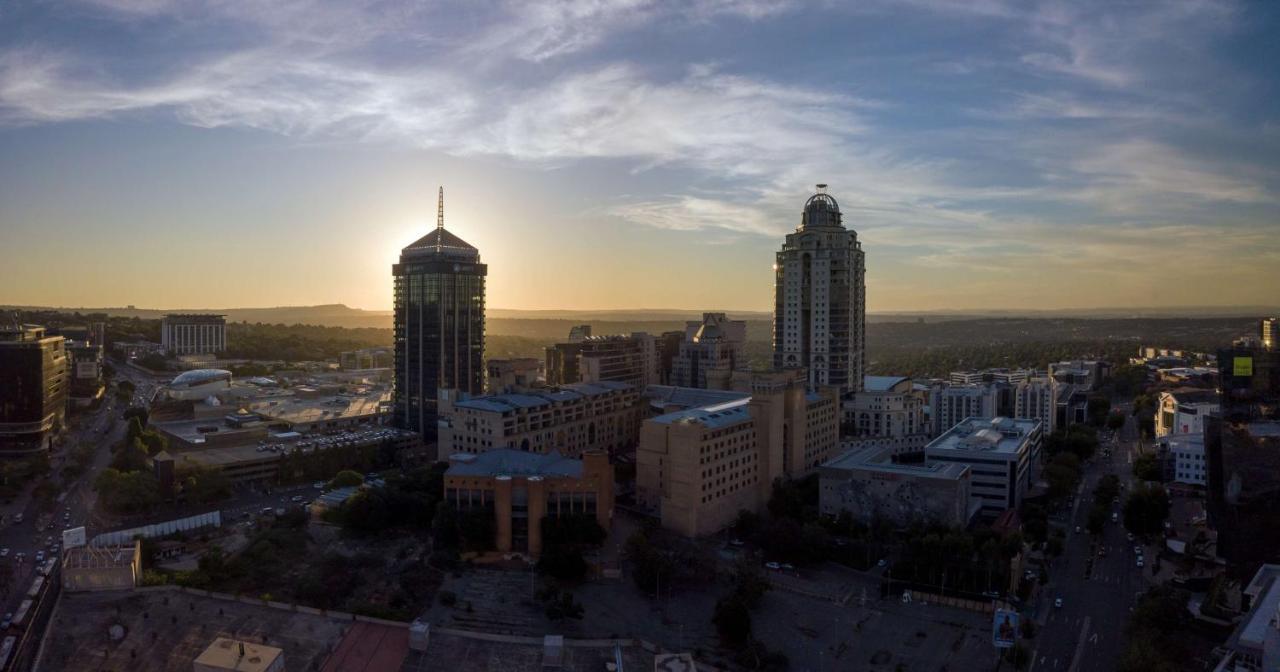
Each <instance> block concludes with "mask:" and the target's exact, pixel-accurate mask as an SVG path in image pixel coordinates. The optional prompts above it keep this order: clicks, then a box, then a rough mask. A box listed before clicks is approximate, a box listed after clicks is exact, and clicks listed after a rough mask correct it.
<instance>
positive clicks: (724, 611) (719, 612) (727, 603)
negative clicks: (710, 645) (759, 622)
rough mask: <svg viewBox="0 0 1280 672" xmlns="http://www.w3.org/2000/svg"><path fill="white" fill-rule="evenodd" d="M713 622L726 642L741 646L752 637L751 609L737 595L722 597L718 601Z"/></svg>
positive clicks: (712, 618)
mask: <svg viewBox="0 0 1280 672" xmlns="http://www.w3.org/2000/svg"><path fill="white" fill-rule="evenodd" d="M711 622H712V623H714V624H715V626H716V632H717V633H719V634H720V639H722V640H724V642H725V643H726V644H729V645H731V646H741V645H743V644H745V643H747V641H748V640H750V639H751V609H750V608H749V607H747V605H746V604H745V603H744V602H743V600H742V599H741V598H740V597H738V596H737V595H729V596H726V597H722V598H720V599H719V600H718V601H717V602H716V609H715V613H714V614H713V615H712V617H711Z"/></svg>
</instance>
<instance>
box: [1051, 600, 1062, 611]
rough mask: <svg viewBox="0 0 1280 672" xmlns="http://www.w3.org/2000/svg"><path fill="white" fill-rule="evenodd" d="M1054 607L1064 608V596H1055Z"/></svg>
mask: <svg viewBox="0 0 1280 672" xmlns="http://www.w3.org/2000/svg"><path fill="white" fill-rule="evenodd" d="M1053 607H1054V608H1055V609H1061V608H1062V598H1061V597H1059V598H1055V599H1054V600H1053Z"/></svg>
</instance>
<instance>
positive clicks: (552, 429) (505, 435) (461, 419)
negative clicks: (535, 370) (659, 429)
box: [438, 381, 644, 460]
mask: <svg viewBox="0 0 1280 672" xmlns="http://www.w3.org/2000/svg"><path fill="white" fill-rule="evenodd" d="M643 408H644V407H643V404H641V402H640V392H639V391H638V390H637V389H636V388H634V387H632V386H631V385H628V384H626V383H618V382H611V381H604V382H600V383H591V384H589V383H576V384H573V385H561V386H560V387H558V388H555V389H547V390H531V391H529V392H527V393H524V394H494V395H489V396H485V397H475V398H472V399H459V398H458V397H457V393H456V392H454V391H452V390H447V391H446V390H442V391H441V397H440V405H439V413H440V427H439V437H440V446H439V453H438V455H439V459H440V460H447V459H449V456H451V455H454V454H456V453H483V452H486V451H489V450H494V449H497V448H510V449H512V450H519V451H523V452H526V453H541V454H548V453H559V454H561V455H566V456H571V457H575V456H577V455H580V454H582V453H583V452H584V451H588V450H602V451H605V453H607V454H609V455H618V454H620V453H627V452H630V451H631V450H632V448H634V447H635V445H636V440H637V438H638V435H639V429H640V420H641V418H642V416H641V413H642V412H643Z"/></svg>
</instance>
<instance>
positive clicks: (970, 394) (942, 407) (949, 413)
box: [929, 383, 1000, 436]
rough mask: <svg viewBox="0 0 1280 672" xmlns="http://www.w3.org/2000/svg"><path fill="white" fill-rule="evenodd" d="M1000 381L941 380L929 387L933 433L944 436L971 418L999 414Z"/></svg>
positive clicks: (932, 434)
mask: <svg viewBox="0 0 1280 672" xmlns="http://www.w3.org/2000/svg"><path fill="white" fill-rule="evenodd" d="M999 408H1000V386H999V385H998V384H976V385H950V384H948V383H937V384H935V385H933V386H931V387H930V388H929V425H930V436H940V435H941V434H942V433H943V432H945V431H947V430H948V429H951V428H952V427H955V426H956V425H957V424H959V423H960V422H961V421H962V420H964V419H965V418H969V417H977V418H991V417H995V416H997V415H999V414H1000V413H999Z"/></svg>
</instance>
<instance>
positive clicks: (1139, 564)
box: [1138, 557, 1146, 569]
mask: <svg viewBox="0 0 1280 672" xmlns="http://www.w3.org/2000/svg"><path fill="white" fill-rule="evenodd" d="M1145 566H1146V565H1145V563H1143V562H1142V558H1141V557H1139V558H1138V568H1139V569H1141V568H1142V567H1145Z"/></svg>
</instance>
